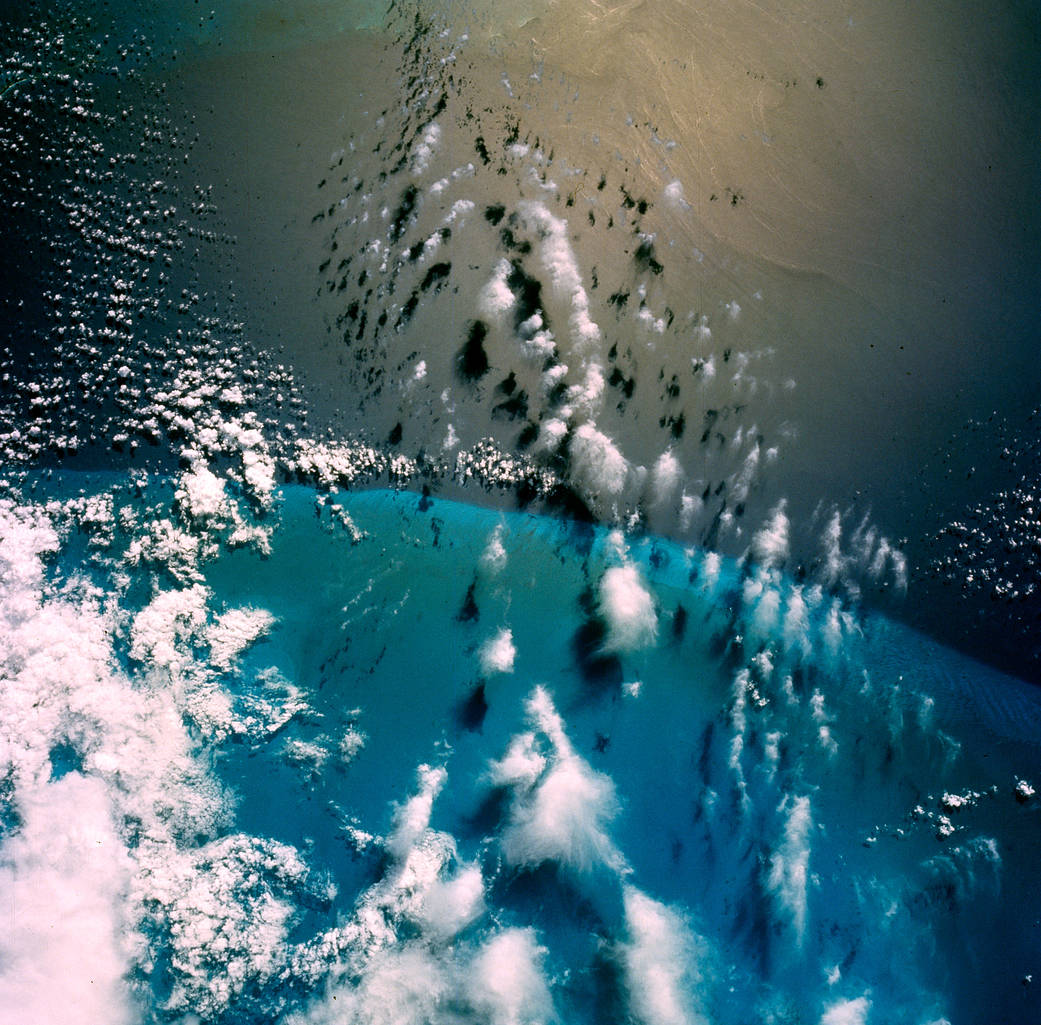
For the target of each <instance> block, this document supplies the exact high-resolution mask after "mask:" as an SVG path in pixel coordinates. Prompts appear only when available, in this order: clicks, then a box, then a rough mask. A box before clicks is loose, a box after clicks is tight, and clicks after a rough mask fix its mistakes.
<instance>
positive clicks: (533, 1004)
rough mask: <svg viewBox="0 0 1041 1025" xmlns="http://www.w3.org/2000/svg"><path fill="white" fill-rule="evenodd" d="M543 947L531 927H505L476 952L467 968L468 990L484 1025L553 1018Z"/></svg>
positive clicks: (533, 1024) (536, 1023) (532, 1024)
mask: <svg viewBox="0 0 1041 1025" xmlns="http://www.w3.org/2000/svg"><path fill="white" fill-rule="evenodd" d="M545 953H546V952H545V950H544V949H543V948H542V947H540V946H539V945H538V942H537V941H536V938H535V931H534V930H533V929H505V930H503V931H502V932H500V933H498V934H497V935H495V936H493V937H492V938H491V939H490V940H488V942H487V943H485V944H484V946H483V947H482V948H481V949H480V950H479V951H478V953H477V956H476V957H475V958H474V960H473V963H472V965H471V967H470V973H469V975H470V982H469V993H470V1000H471V1002H472V1004H473V1007H474V1009H475V1010H476V1011H477V1012H478V1014H480V1015H481V1020H482V1021H484V1022H487V1025H542V1023H544V1022H548V1021H550V1020H555V1016H554V1012H553V1000H552V997H551V996H550V991H549V986H548V985H547V983H546V979H545V976H544V975H543V972H542V958H543V956H544V955H545Z"/></svg>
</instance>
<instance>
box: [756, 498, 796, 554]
mask: <svg viewBox="0 0 1041 1025" xmlns="http://www.w3.org/2000/svg"><path fill="white" fill-rule="evenodd" d="M786 505H787V503H786V502H785V500H784V499H783V498H782V499H781V501H780V502H778V503H777V505H776V506H774V508H773V509H772V510H771V512H770V518H769V519H768V520H767V521H766V523H765V524H763V526H762V527H761V528H760V529H759V530H758V531H757V532H756V533H755V535H754V536H753V538H752V557H753V558H754V559H755V560H756V562H758V563H759V564H760V565H762V566H766V567H768V568H769V567H774V566H782V565H784V563H785V561H786V560H787V559H788V535H789V531H790V523H789V521H788V516H787V515H786V514H785V511H784V510H785V507H786Z"/></svg>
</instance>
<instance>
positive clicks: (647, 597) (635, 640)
mask: <svg viewBox="0 0 1041 1025" xmlns="http://www.w3.org/2000/svg"><path fill="white" fill-rule="evenodd" d="M599 608H600V615H601V616H603V619H604V622H605V623H606V624H607V639H606V640H605V642H604V650H605V651H615V652H624V651H637V650H639V649H641V648H649V647H651V646H652V645H653V644H654V643H655V642H656V641H657V639H658V614H657V612H656V611H655V609H654V599H653V598H652V597H651V594H650V592H649V591H648V590H647V588H646V587H645V586H644V583H643V580H642V578H641V576H640V571H639V570H638V569H637V568H636V567H635V566H633V565H631V564H628V565H625V566H612V567H611V568H610V569H608V570H607V571H606V572H605V573H604V575H603V577H602V578H601V580H600V605H599Z"/></svg>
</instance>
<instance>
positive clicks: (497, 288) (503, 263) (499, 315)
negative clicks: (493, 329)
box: [477, 259, 517, 326]
mask: <svg viewBox="0 0 1041 1025" xmlns="http://www.w3.org/2000/svg"><path fill="white" fill-rule="evenodd" d="M511 270H512V268H511V267H510V261H509V260H506V259H502V260H499V262H498V263H497V264H496V265H495V270H494V272H493V273H492V276H491V278H490V279H489V281H488V283H487V284H486V285H485V286H484V288H482V289H481V292H480V294H479V295H478V297H477V308H478V310H480V312H481V313H482V314H483V315H484V316H485V317H487V318H488V319H489V320H492V321H494V322H495V323H496V324H498V325H500V326H501V325H502V324H503V323H504V322H505V320H506V314H507V313H509V312H510V310H512V309H513V307H514V305H515V303H516V302H517V297H516V296H515V295H514V294H513V292H512V291H511V289H510V286H509V284H508V283H507V279H508V278H509V276H510V272H511Z"/></svg>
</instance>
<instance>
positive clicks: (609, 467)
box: [571, 424, 629, 499]
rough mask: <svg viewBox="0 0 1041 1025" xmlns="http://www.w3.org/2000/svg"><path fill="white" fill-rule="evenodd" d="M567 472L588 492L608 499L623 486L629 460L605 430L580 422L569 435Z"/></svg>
mask: <svg viewBox="0 0 1041 1025" xmlns="http://www.w3.org/2000/svg"><path fill="white" fill-rule="evenodd" d="M571 472H572V474H573V476H574V477H575V479H576V480H577V481H578V482H579V483H580V484H581V485H582V486H583V487H584V488H585V489H586V490H587V491H588V492H589V493H590V494H592V495H594V496H596V497H599V498H607V499H611V498H618V497H619V496H620V495H621V494H622V492H623V491H624V490H625V485H626V483H627V481H628V478H629V464H628V462H627V461H626V459H625V457H624V456H623V455H622V453H621V452H619V451H618V449H617V447H616V446H615V444H614V442H613V441H611V439H610V438H609V437H608V436H607V435H606V434H604V433H602V432H601V431H598V430H597V429H596V427H594V426H593V424H582V426H581V427H579V428H578V430H576V431H575V433H574V436H573V437H572V439H571Z"/></svg>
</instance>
